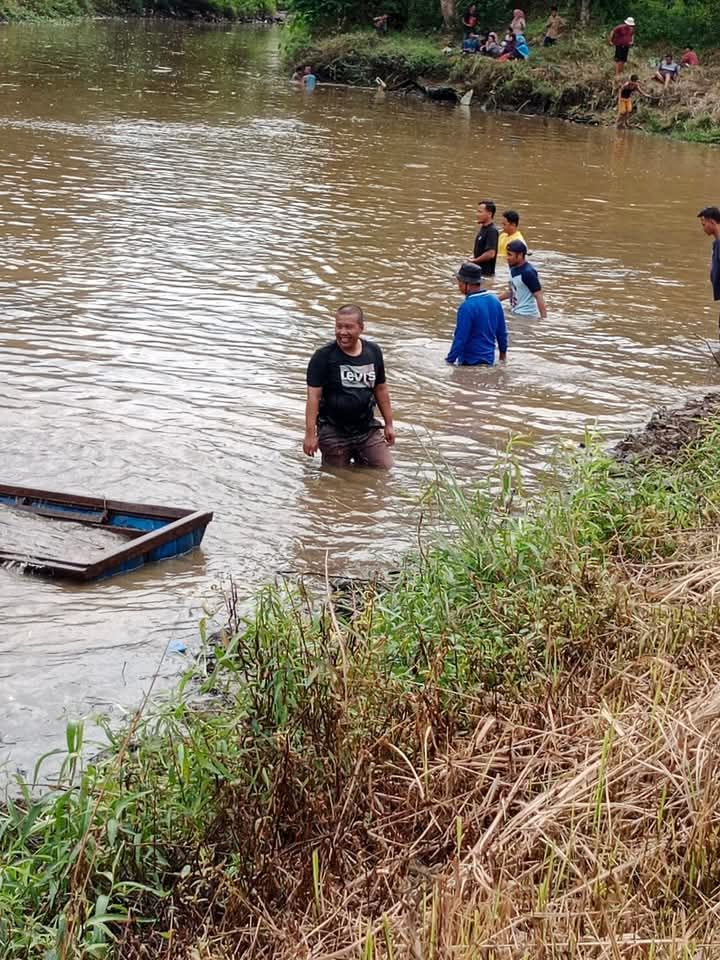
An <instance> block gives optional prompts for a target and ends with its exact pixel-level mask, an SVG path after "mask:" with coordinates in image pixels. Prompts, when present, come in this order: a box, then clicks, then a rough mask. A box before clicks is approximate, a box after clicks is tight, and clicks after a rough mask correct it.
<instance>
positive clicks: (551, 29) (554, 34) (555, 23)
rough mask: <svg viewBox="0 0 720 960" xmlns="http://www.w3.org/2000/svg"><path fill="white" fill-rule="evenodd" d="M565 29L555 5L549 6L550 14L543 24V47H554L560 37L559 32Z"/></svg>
mask: <svg viewBox="0 0 720 960" xmlns="http://www.w3.org/2000/svg"><path fill="white" fill-rule="evenodd" d="M564 29H565V21H564V20H563V18H562V17H561V16H560V14H559V13H558V8H557V7H551V8H550V16H549V17H548V21H547V23H546V24H545V36H544V37H543V46H544V47H554V46H555V44H556V43H557V42H558V40H559V39H560V34H561V33H562V32H563V30H564Z"/></svg>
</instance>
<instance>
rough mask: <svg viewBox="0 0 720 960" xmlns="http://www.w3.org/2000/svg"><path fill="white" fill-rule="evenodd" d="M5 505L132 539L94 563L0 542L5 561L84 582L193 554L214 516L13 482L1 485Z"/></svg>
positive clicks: (0, 554) (0, 556)
mask: <svg viewBox="0 0 720 960" xmlns="http://www.w3.org/2000/svg"><path fill="white" fill-rule="evenodd" d="M3 505H4V506H9V507H12V508H13V509H15V510H27V511H28V512H29V513H33V514H35V515H36V516H44V517H49V518H51V519H53V520H64V521H74V522H76V523H82V524H87V525H88V526H94V527H103V528H105V529H108V530H115V531H117V532H118V533H124V534H126V535H128V536H129V537H130V538H131V539H130V540H129V542H126V543H124V544H123V545H121V546H119V547H117V548H111V549H109V550H108V551H107V552H106V553H105V554H103V555H102V556H101V557H100V558H99V559H97V560H94V561H92V562H90V563H83V562H82V561H76V560H68V559H61V558H57V557H45V556H38V555H33V554H29V555H25V554H22V553H18V551H16V550H6V549H4V548H3V545H2V542H0V562H16V563H19V564H22V566H23V567H24V568H26V569H27V570H29V571H31V572H33V573H38V574H44V575H46V576H56V577H65V578H69V579H71V580H79V581H89V580H99V579H101V578H105V577H112V576H115V575H116V574H119V573H128V572H129V571H131V570H136V569H137V568H138V567H142V566H144V564H146V563H153V562H155V561H157V560H165V559H168V558H169V557H179V556H181V555H182V554H184V553H188V552H189V551H190V550H192V549H194V548H195V547H197V546H199V544H200V542H201V541H202V538H203V535H204V533H205V528H206V527H207V525H208V524H209V523H210V521H211V520H212V518H213V515H212V513H211V512H209V511H203V510H187V509H183V508H181V507H161V506H156V505H153V504H145V503H130V502H126V501H123V500H106V499H104V498H102V497H86V496H82V495H77V494H70V493H56V492H53V491H50V490H38V489H34V488H32V487H16V486H11V485H8V484H0V507H2V506H3Z"/></svg>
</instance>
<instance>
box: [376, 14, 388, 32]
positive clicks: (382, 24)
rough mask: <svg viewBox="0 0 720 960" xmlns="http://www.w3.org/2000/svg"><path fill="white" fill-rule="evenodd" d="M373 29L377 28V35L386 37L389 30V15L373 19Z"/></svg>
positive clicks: (381, 15)
mask: <svg viewBox="0 0 720 960" xmlns="http://www.w3.org/2000/svg"><path fill="white" fill-rule="evenodd" d="M373 27H374V28H375V33H376V34H377V35H378V36H379V37H383V36H385V34H386V33H387V28H388V15H387V14H386V13H381V14H379V16H377V17H373Z"/></svg>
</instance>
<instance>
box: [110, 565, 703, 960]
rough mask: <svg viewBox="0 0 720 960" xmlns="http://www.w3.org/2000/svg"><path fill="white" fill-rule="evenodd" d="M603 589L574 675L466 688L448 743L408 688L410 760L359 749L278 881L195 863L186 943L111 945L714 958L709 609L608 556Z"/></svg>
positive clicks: (275, 864)
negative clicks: (594, 626)
mask: <svg viewBox="0 0 720 960" xmlns="http://www.w3.org/2000/svg"><path fill="white" fill-rule="evenodd" d="M616 587H617V590H618V594H619V596H620V598H621V599H620V606H621V610H622V614H621V616H620V618H619V619H618V621H617V622H616V623H615V624H614V625H613V628H612V629H613V636H612V637H608V644H607V647H606V648H605V649H604V650H598V651H597V652H596V654H595V655H594V656H593V657H592V659H590V660H589V661H587V662H582V663H579V664H578V666H577V668H576V670H575V672H574V674H573V675H571V676H570V677H568V678H566V679H565V680H564V681H563V682H562V683H560V682H558V683H557V684H548V685H547V686H546V687H544V688H542V689H538V690H536V691H535V693H534V695H532V696H527V697H525V698H524V699H523V701H522V702H515V703H510V702H506V703H495V704H493V703H491V702H490V701H489V700H485V701H480V700H478V702H477V704H476V716H477V723H476V726H475V728H474V729H473V730H472V732H470V733H468V734H466V735H464V736H459V737H457V738H456V739H454V740H453V742H452V743H446V742H444V739H443V738H444V735H445V734H444V731H443V729H442V727H443V725H442V722H441V718H438V717H435V716H434V715H433V707H432V704H430V703H418V704H417V712H416V718H415V739H416V746H417V748H418V750H417V753H416V757H419V758H420V760H419V761H418V760H417V759H416V760H415V761H414V762H411V760H410V759H409V757H408V755H407V753H406V752H404V751H403V750H401V749H400V748H399V747H396V746H394V745H393V743H392V742H391V741H390V740H389V739H387V738H384V737H382V738H380V739H379V741H378V743H377V744H376V749H375V750H374V751H373V752H368V753H367V755H361V756H358V758H357V766H356V770H355V776H354V777H353V778H352V780H351V781H350V782H349V783H348V784H347V785H346V786H345V788H344V790H343V791H342V794H341V795H340V796H338V797H337V801H336V803H335V805H334V807H333V809H332V810H329V809H327V810H323V809H320V808H318V809H317V810H316V811H315V814H316V816H317V818H318V821H327V830H322V829H318V830H317V832H316V837H315V841H314V843H313V844H312V846H311V845H303V844H296V845H290V846H289V847H288V846H283V845H279V846H278V848H277V850H276V854H275V856H274V858H273V861H272V863H271V864H270V865H269V866H270V875H272V876H274V878H275V883H274V885H273V884H270V885H269V884H268V883H267V879H266V880H265V881H264V882H263V884H262V889H260V888H258V889H256V890H253V891H246V892H244V893H241V892H240V890H239V888H237V887H235V886H234V885H233V884H232V882H231V881H229V880H228V877H227V874H226V873H225V874H223V875H222V876H220V875H213V874H212V871H209V872H208V876H207V877H206V878H205V880H204V882H203V883H200V884H198V883H197V877H196V880H195V886H194V888H193V889H182V887H181V888H180V889H179V890H178V891H176V894H175V896H174V909H175V910H176V911H177V913H178V917H179V918H181V919H180V921H179V922H180V923H181V925H182V926H183V929H184V930H185V935H186V934H187V932H188V931H193V934H192V938H191V940H192V944H191V945H190V944H189V943H188V940H187V939H185V936H184V937H183V942H179V941H178V942H176V943H175V944H173V943H172V941H171V942H168V943H167V944H166V946H165V948H164V950H163V952H162V953H160V952H153V951H154V950H155V947H154V946H152V947H150V948H149V951H150V952H143V948H142V946H141V945H140V944H139V943H138V942H137V941H134V942H133V943H129V942H128V943H126V944H125V947H124V949H123V950H122V951H121V956H123V957H138V956H153V957H155V956H158V957H159V956H164V955H167V956H168V957H178V958H179V957H182V958H188V960H190V958H192V960H229V958H230V957H233V958H235V957H254V958H255V957H256V958H271V957H272V958H276V960H286V958H287V960H291V958H292V960H299V958H307V960H310V958H314V960H335V958H337V960H340V958H345V957H358V958H371V957H375V958H388V960H401V958H402V960H420V958H423V960H425V958H428V960H429V958H438V960H439V958H448V960H449V958H453V960H455V958H462V960H476V958H484V960H504V958H507V960H516V958H528V960H529V958H533V960H535V958H548V960H549V958H557V960H559V958H563V960H566V958H567V960H571V958H572V960H575V958H577V960H580V958H583V960H588V958H593V960H595V958H598V960H599V958H608V960H610V958H613V960H617V958H649V957H663V958H678V960H679V958H692V960H700V958H704V960H710V958H712V957H717V956H720V923H719V922H718V913H719V912H720V907H719V906H718V903H719V901H718V899H717V896H718V891H719V890H720V860H718V854H719V853H720V651H718V650H717V649H716V647H717V638H718V628H717V624H716V619H715V611H714V608H712V607H704V608H703V609H701V610H694V609H690V608H682V609H678V608H676V607H669V606H666V605H665V604H660V603H657V602H650V601H649V600H648V595H647V589H646V584H645V583H643V582H642V580H639V579H637V578H636V576H635V573H634V572H632V571H629V569H628V568H627V567H625V566H622V565H619V566H618V568H617V570H616ZM643 650H644V651H653V652H652V653H650V652H642V651H643ZM436 723H437V726H436ZM394 739H395V740H396V742H397V741H398V740H401V741H402V738H397V737H395V738H394ZM309 799H310V798H309ZM310 802H312V801H311V800H310ZM313 859H314V866H313ZM273 886H274V889H273Z"/></svg>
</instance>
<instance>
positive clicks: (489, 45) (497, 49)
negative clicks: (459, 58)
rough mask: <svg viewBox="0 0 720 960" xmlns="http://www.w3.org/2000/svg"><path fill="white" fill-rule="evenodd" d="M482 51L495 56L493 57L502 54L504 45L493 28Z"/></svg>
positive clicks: (486, 54) (489, 55)
mask: <svg viewBox="0 0 720 960" xmlns="http://www.w3.org/2000/svg"><path fill="white" fill-rule="evenodd" d="M480 52H481V53H483V54H485V56H486V57H493V59H494V58H496V57H499V56H500V55H501V54H502V52H503V48H502V45H501V44H500V43H499V42H498V37H497V34H496V33H494V32H493V31H492V30H491V31H490V33H488V37H487V40H486V41H485V43H484V44H483V45H482V47H481V48H480Z"/></svg>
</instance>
